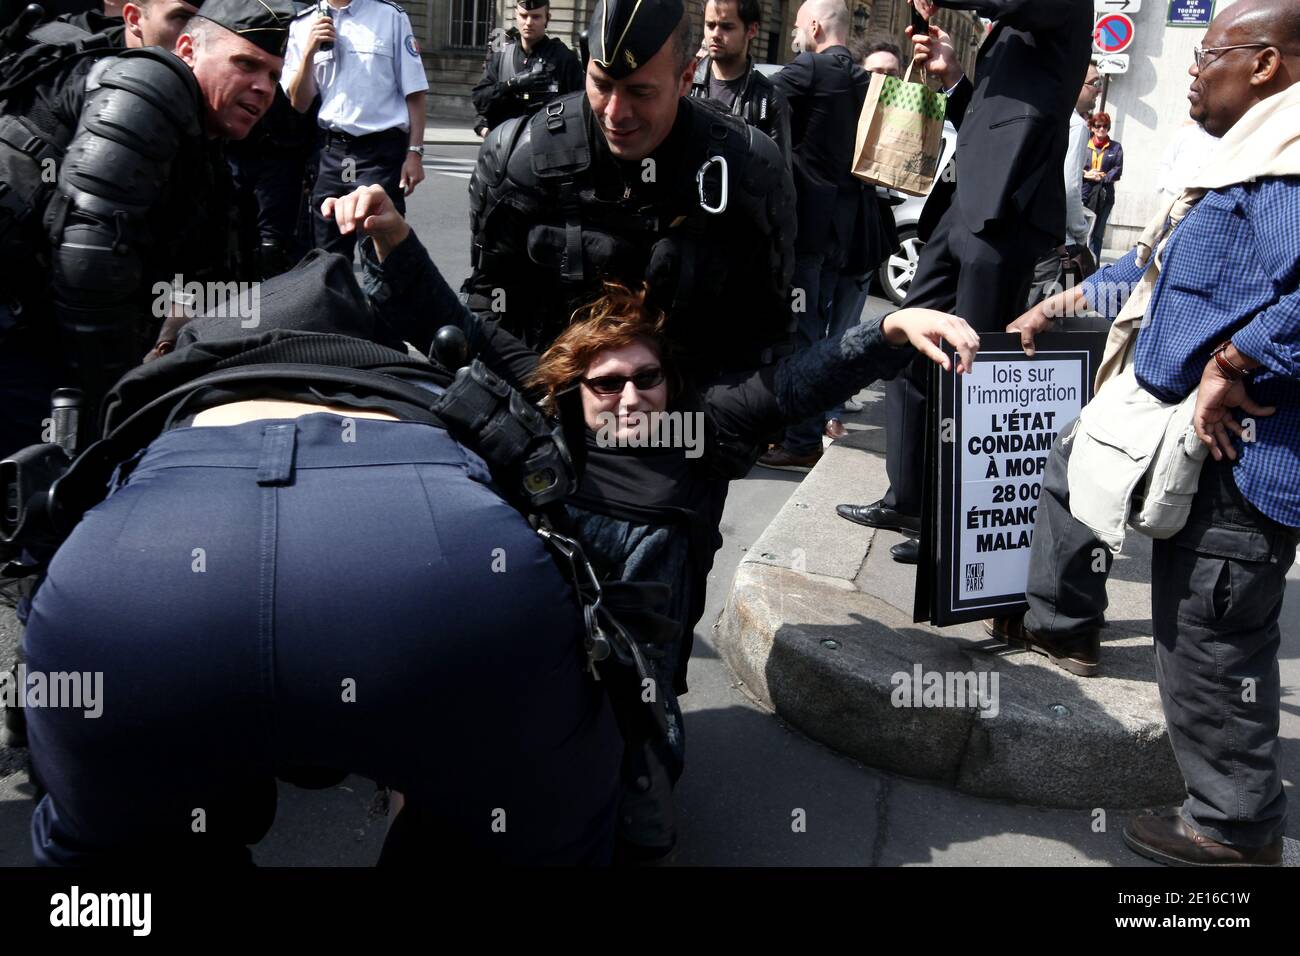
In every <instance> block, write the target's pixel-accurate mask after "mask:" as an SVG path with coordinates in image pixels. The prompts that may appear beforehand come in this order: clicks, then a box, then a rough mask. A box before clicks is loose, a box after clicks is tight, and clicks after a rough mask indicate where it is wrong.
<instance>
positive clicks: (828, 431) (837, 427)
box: [822, 418, 849, 441]
mask: <svg viewBox="0 0 1300 956" xmlns="http://www.w3.org/2000/svg"><path fill="white" fill-rule="evenodd" d="M848 433H849V430H848V429H847V428H845V427H844V423H843V422H842V421H840V420H839V419H838V418H828V419H826V427H825V428H824V429H823V430H822V434H823V435H825V436H826V437H827V438H829V439H830V440H831V441H839V440H840V439H841V438H843V437H844V436H845V435H847V434H848Z"/></svg>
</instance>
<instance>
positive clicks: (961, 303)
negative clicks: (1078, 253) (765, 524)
mask: <svg viewBox="0 0 1300 956" xmlns="http://www.w3.org/2000/svg"><path fill="white" fill-rule="evenodd" d="M913 5H914V6H915V7H916V10H917V12H918V13H920V14H921V15H922V16H924V17H926V18H927V19H929V18H930V16H931V15H932V14H933V13H934V12H935V9H936V7H939V6H942V7H950V8H956V9H961V10H974V11H976V12H977V13H979V14H980V15H981V16H985V17H989V18H991V19H992V20H993V21H994V24H993V27H992V29H991V30H990V31H989V35H988V37H987V38H986V39H985V40H984V43H983V45H982V46H981V47H980V52H979V57H978V59H977V60H976V80H975V82H974V83H972V82H971V80H970V79H969V78H968V77H966V76H965V75H964V74H963V73H962V70H961V67H960V65H959V64H958V62H957V57H956V54H955V52H954V51H953V48H952V45H951V43H950V42H949V40H948V36H947V34H946V33H944V32H943V31H942V30H940V29H939V28H938V27H933V26H932V27H931V28H930V33H929V35H928V36H924V35H923V36H920V37H915V36H914V37H913V44H914V46H915V48H916V54H917V57H918V59H921V60H922V61H923V62H924V63H925V66H926V69H927V70H928V71H929V73H930V75H931V76H934V77H935V78H937V79H938V80H939V82H940V83H941V84H942V85H943V88H944V89H945V90H947V91H948V93H949V96H948V118H949V119H950V120H952V123H953V125H954V126H956V127H957V130H958V134H957V152H956V159H955V163H956V170H957V172H956V176H955V177H949V179H951V180H952V181H947V180H944V179H941V180H940V181H939V182H937V183H936V184H935V187H934V191H933V192H932V193H931V194H930V198H929V199H928V200H927V201H926V204H925V209H924V210H923V212H922V215H921V221H920V223H919V224H918V233H919V234H920V236H921V238H922V239H924V240H926V247H925V249H924V250H923V251H922V253H921V259H920V262H919V263H918V264H917V270H916V277H915V278H914V279H913V280H912V285H911V288H910V289H909V291H908V295H907V300H906V302H905V303H904V304H905V305H909V306H912V305H914V306H925V307H928V308H934V309H939V310H941V311H946V312H954V313H956V314H957V315H960V316H961V317H962V318H964V319H965V320H966V321H968V322H969V323H970V324H971V325H972V326H973V327H974V328H975V330H976V331H978V332H1001V331H1002V330H1003V329H1004V328H1005V327H1006V325H1007V323H1008V322H1009V321H1011V320H1013V319H1014V318H1015V317H1016V316H1017V315H1018V314H1019V313H1020V311H1021V308H1020V307H1021V306H1022V305H1023V304H1024V301H1025V296H1026V294H1027V293H1028V290H1029V282H1030V280H1031V279H1032V277H1033V267H1034V260H1035V258H1036V256H1037V254H1038V253H1039V252H1041V251H1042V250H1043V249H1045V248H1049V247H1051V246H1055V245H1059V244H1060V243H1061V242H1062V241H1063V239H1064V236H1065V185H1064V183H1063V181H1062V179H1061V177H1060V176H1059V175H1054V174H1053V171H1055V170H1059V169H1061V168H1062V166H1063V164H1064V163H1065V151H1066V147H1067V145H1068V143H1069V124H1070V112H1071V111H1072V110H1073V109H1074V103H1075V100H1076V99H1077V97H1078V93H1079V84H1080V83H1081V82H1082V81H1083V78H1084V75H1085V73H1086V72H1087V69H1088V57H1089V55H1090V52H1091V49H1092V40H1091V31H1092V4H1090V3H1089V2H1088V0H1032V2H1030V0H940V2H938V3H934V2H930V0H913ZM926 374H928V372H927V370H925V369H924V368H922V367H921V366H920V365H919V364H917V365H913V366H912V367H911V368H910V369H909V371H908V372H907V373H905V374H904V375H902V376H900V377H899V378H897V379H895V380H894V381H893V382H891V383H890V385H889V387H888V389H887V390H886V414H887V416H888V418H889V432H888V436H887V444H886V454H885V466H886V471H887V473H888V475H889V486H890V487H889V491H887V492H886V493H885V497H884V498H882V499H881V500H880V501H877V502H873V503H872V504H869V505H843V506H841V507H840V509H839V511H840V514H841V515H843V516H844V517H846V518H848V519H849V520H851V521H856V522H857V523H859V524H865V525H869V526H871V527H876V528H892V529H895V530H899V531H903V532H905V533H911V534H916V533H918V532H919V529H920V514H921V479H922V471H921V469H922V461H923V455H924V447H925V437H926V436H925V420H926V418H925V375H926ZM918 552H919V545H918V542H917V540H916V539H915V538H910V539H909V540H908V541H906V542H904V543H902V544H899V545H896V546H895V547H894V548H893V549H892V553H893V555H894V558H895V559H896V560H899V561H903V562H905V563H915V562H916V560H917V555H918Z"/></svg>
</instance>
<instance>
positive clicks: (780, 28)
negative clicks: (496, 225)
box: [400, 0, 983, 123]
mask: <svg viewBox="0 0 1300 956" xmlns="http://www.w3.org/2000/svg"><path fill="white" fill-rule="evenodd" d="M400 2H401V5H402V6H403V7H405V8H406V11H407V13H408V14H409V15H410V17H411V24H412V26H413V27H414V29H415V35H416V37H417V38H419V41H420V45H421V48H422V50H423V53H424V66H425V70H426V71H427V72H428V74H429V108H430V112H431V113H433V114H434V115H435V116H440V117H447V118H452V119H463V120H464V121H465V122H467V123H468V122H469V121H470V119H471V118H472V117H473V108H472V107H471V105H470V100H469V91H470V88H471V87H472V86H473V85H474V84H475V83H476V82H477V81H478V78H479V76H480V75H481V74H482V71H483V58H484V51H485V47H486V43H487V38H488V34H489V33H490V32H491V31H492V30H493V29H495V28H497V27H502V26H509V25H511V24H512V23H513V22H514V0H400ZM762 4H763V14H764V16H763V24H762V26H761V27H760V29H759V34H758V37H757V39H756V40H755V46H754V54H755V56H756V58H757V59H758V61H759V62H761V63H785V62H787V61H788V60H789V59H790V58H791V57H792V56H793V54H792V53H791V51H790V31H791V29H792V28H793V26H794V18H795V13H796V12H797V11H798V8H799V0H762ZM595 5H596V0H552V2H551V24H550V27H549V30H548V32H549V33H550V34H551V35H552V36H556V37H559V38H560V39H561V40H563V41H564V42H565V43H566V44H568V45H569V46H570V47H571V48H573V49H574V50H575V51H576V50H577V48H578V34H579V33H580V32H581V31H582V30H583V29H584V28H585V26H586V24H587V21H588V19H589V18H590V16H591V12H592V9H593V8H594V7H595ZM686 5H687V8H688V10H689V11H690V13H691V18H692V21H693V22H694V23H695V24H696V26H695V35H696V38H697V39H698V38H699V37H701V36H702V34H703V27H702V26H701V24H702V23H703V19H704V14H703V8H704V0H686ZM846 6H849V8H850V12H851V15H852V24H853V26H852V29H853V33H854V36H855V37H856V38H858V39H860V40H867V41H870V40H876V39H893V40H894V41H895V42H897V43H898V44H899V46H900V47H904V40H905V36H904V34H903V31H904V29H906V27H907V25H908V23H909V22H910V20H909V9H910V8H909V7H908V4H907V3H906V0H849V2H848V3H846ZM939 22H940V23H941V24H942V25H943V26H944V27H945V28H946V29H948V31H949V32H950V33H952V34H953V37H954V39H955V40H956V41H957V44H958V47H959V49H961V50H962V53H963V59H964V60H965V61H967V62H968V63H970V62H973V61H974V56H975V50H976V48H977V47H978V46H979V38H980V37H982V36H983V28H982V27H981V26H980V24H979V21H978V20H977V19H975V18H974V17H973V16H971V15H970V14H965V13H958V12H955V11H949V10H945V11H942V12H941V13H940V15H939ZM904 48H905V47H904Z"/></svg>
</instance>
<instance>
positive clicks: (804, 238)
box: [758, 0, 884, 471]
mask: <svg viewBox="0 0 1300 956" xmlns="http://www.w3.org/2000/svg"><path fill="white" fill-rule="evenodd" d="M848 36H849V15H848V9H847V8H846V7H845V6H844V3H843V2H842V0H805V2H804V3H803V5H801V6H800V7H799V11H798V13H796V14H795V21H794V31H793V33H792V36H791V43H790V45H791V47H792V48H793V50H794V52H795V53H796V54H797V55H796V56H795V58H794V60H792V61H791V62H790V63H788V64H787V65H786V67H785V69H783V70H782V71H781V72H780V73H778V74H777V75H776V76H775V77H774V78H773V82H774V83H775V84H776V88H777V92H779V93H780V94H781V95H782V96H783V97H784V98H785V100H786V102H788V103H789V104H790V146H791V152H792V155H793V164H792V165H793V170H794V187H795V191H796V193H797V194H798V207H797V208H798V219H799V231H798V233H796V235H795V246H794V250H795V270H794V280H793V285H792V289H793V290H794V292H793V295H794V296H795V303H796V310H797V311H798V312H799V330H798V344H799V346H800V347H801V348H812V347H813V346H814V345H816V344H817V343H818V342H819V341H821V340H822V339H824V338H826V337H827V335H828V334H835V333H842V332H843V331H844V329H845V328H847V326H848V324H849V323H850V322H856V321H858V319H859V318H860V317H861V309H860V305H859V314H858V315H852V316H850V315H848V314H847V313H846V312H844V310H843V309H841V314H842V317H843V320H842V321H841V322H839V323H836V322H835V321H834V318H835V312H836V305H837V300H838V304H840V305H843V304H844V303H845V302H846V301H847V302H848V303H849V304H850V306H852V305H856V304H858V302H859V300H858V297H857V290H856V288H853V287H852V282H851V281H841V275H840V273H841V270H845V269H846V266H850V263H856V262H859V261H861V260H863V259H870V258H873V256H872V255H871V253H870V252H864V250H863V248H862V246H863V243H864V242H870V241H872V240H873V239H875V237H877V236H878V235H879V230H878V229H874V228H872V229H870V230H869V229H868V225H869V224H870V225H871V226H874V225H875V223H876V221H877V217H878V215H879V213H878V212H877V210H876V206H875V195H874V193H873V194H872V195H871V196H870V197H868V196H867V195H866V193H865V192H864V187H863V184H862V183H861V181H859V180H858V179H856V178H855V177H854V175H853V173H852V169H853V140H854V134H855V132H856V130H857V125H858V114H859V113H860V112H861V111H862V103H863V100H865V99H866V96H867V87H868V86H870V85H871V77H870V75H868V73H867V72H866V71H865V70H863V69H862V66H861V65H860V64H859V63H858V62H857V58H856V57H854V55H853V54H852V53H851V52H850V51H849V48H848V45H847V44H848ZM868 198H869V199H870V205H868ZM868 217H872V218H871V219H868ZM876 244H879V245H883V241H880V240H876ZM880 253H881V255H883V254H884V250H883V249H881V250H880ZM878 262H879V258H878V257H876V258H875V261H874V262H872V263H871V265H870V266H869V267H865V268H863V267H850V268H849V269H847V270H846V271H847V272H848V273H849V274H850V275H858V274H861V273H864V272H867V271H870V270H871V269H874V267H875V265H876V264H877V263H878ZM837 325H839V326H840V327H838V328H836V326H837ZM828 417H833V416H830V415H829V413H826V414H823V413H819V414H817V415H814V416H813V417H811V418H809V419H808V420H807V421H804V422H800V423H798V424H796V425H791V426H790V427H789V428H787V429H786V430H785V435H784V437H783V438H782V440H781V443H780V444H779V445H777V446H776V447H774V448H772V449H771V450H770V451H768V452H767V453H766V454H764V455H763V457H761V458H760V459H759V460H758V462H759V464H760V465H764V466H766V467H768V468H779V469H781V470H784V471H808V470H809V469H810V468H812V467H813V466H814V465H816V464H817V462H818V460H819V459H820V458H821V455H822V434H823V427H824V426H825V425H826V423H827V419H828ZM836 424H837V425H838V422H836ZM832 427H833V426H832ZM840 434H842V432H841V433H840ZM832 437H834V436H832Z"/></svg>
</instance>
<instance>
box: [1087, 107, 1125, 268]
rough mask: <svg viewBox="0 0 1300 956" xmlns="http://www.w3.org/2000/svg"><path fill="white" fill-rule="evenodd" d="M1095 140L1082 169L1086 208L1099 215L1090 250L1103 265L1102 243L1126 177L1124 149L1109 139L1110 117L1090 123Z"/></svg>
mask: <svg viewBox="0 0 1300 956" xmlns="http://www.w3.org/2000/svg"><path fill="white" fill-rule="evenodd" d="M1088 126H1089V127H1090V128H1091V130H1092V136H1091V137H1090V138H1089V140H1088V149H1087V154H1086V156H1085V157H1084V166H1083V204H1084V205H1085V206H1087V207H1088V208H1089V209H1091V210H1092V211H1093V212H1095V213H1096V214H1097V223H1096V225H1094V226H1093V227H1092V238H1091V239H1090V240H1089V242H1088V246H1089V247H1090V248H1091V249H1092V256H1093V258H1094V259H1096V260H1097V261H1098V262H1101V243H1102V239H1103V237H1104V235H1105V232H1106V223H1107V222H1109V221H1110V211H1111V210H1112V209H1113V208H1114V207H1115V183H1116V182H1117V181H1118V180H1119V178H1120V177H1121V176H1123V175H1124V147H1123V146H1121V145H1120V144H1119V141H1118V140H1113V139H1111V138H1110V114H1109V113H1094V114H1092V119H1091V120H1089V121H1088Z"/></svg>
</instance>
